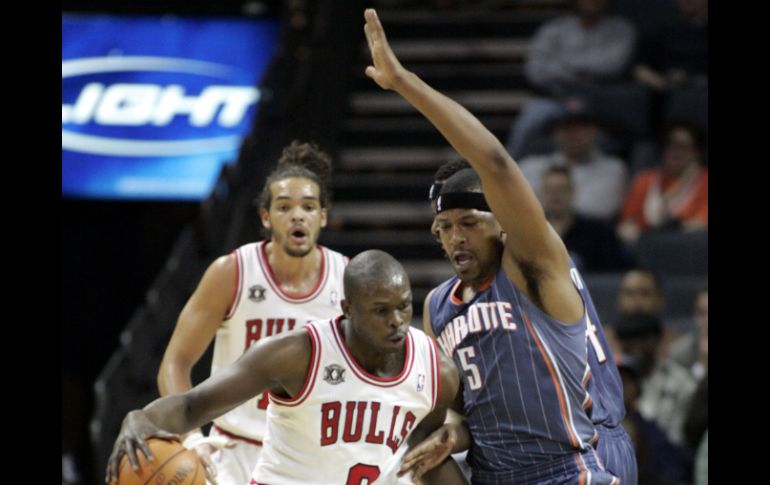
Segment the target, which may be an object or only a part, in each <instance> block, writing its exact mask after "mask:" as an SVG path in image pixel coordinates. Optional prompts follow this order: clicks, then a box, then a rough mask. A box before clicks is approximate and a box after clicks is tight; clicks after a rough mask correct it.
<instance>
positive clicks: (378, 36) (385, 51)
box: [364, 8, 404, 89]
mask: <svg viewBox="0 0 770 485" xmlns="http://www.w3.org/2000/svg"><path fill="white" fill-rule="evenodd" d="M364 18H365V19H366V24H365V25H364V33H365V34H366V42H367V44H368V45H369V52H370V53H371V55H372V64H373V65H372V66H368V67H367V68H366V75H367V76H368V77H370V78H372V79H373V80H374V82H376V83H377V84H378V85H379V86H380V87H381V88H383V89H391V88H393V82H394V81H395V79H396V78H397V76H399V75H400V74H401V73H402V71H403V70H404V68H403V67H402V66H401V63H399V62H398V59H397V58H396V55H395V54H393V51H392V50H391V48H390V45H389V44H388V39H387V38H386V37H385V30H384V29H383V28H382V24H381V23H380V19H379V18H378V17H377V12H376V11H375V10H374V9H373V8H368V9H366V10H365V11H364Z"/></svg>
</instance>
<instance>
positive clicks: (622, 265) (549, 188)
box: [540, 165, 630, 272]
mask: <svg viewBox="0 0 770 485" xmlns="http://www.w3.org/2000/svg"><path fill="white" fill-rule="evenodd" d="M540 194H541V198H540V202H541V203H542V204H543V209H544V210H545V217H546V218H547V219H548V222H550V223H551V226H553V228H554V229H555V230H556V232H557V233H558V234H559V236H561V238H562V240H563V241H564V245H565V246H567V250H568V251H569V253H570V256H571V257H572V260H573V261H574V262H575V265H576V266H577V267H578V269H579V270H580V271H583V272H591V271H596V272H598V271H613V270H621V269H626V268H628V267H629V265H630V257H629V256H628V255H627V254H626V253H624V248H623V246H622V245H621V244H620V241H618V239H617V237H616V236H615V230H614V228H613V226H612V225H611V224H610V223H608V222H605V221H602V220H599V219H594V218H590V217H585V216H581V215H579V214H576V213H575V208H574V205H573V201H574V196H575V186H574V184H573V182H572V176H571V174H570V168H569V167H566V166H556V165H554V166H551V167H549V168H547V169H546V171H545V174H544V175H543V177H542V182H541V183H540Z"/></svg>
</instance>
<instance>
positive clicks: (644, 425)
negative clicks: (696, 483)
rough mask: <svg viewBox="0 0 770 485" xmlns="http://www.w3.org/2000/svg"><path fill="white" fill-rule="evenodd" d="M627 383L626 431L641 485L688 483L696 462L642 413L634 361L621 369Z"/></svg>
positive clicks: (625, 399) (639, 384) (638, 380)
mask: <svg viewBox="0 0 770 485" xmlns="http://www.w3.org/2000/svg"><path fill="white" fill-rule="evenodd" d="M618 372H620V377H621V379H622V380H623V400H624V404H625V407H626V416H625V418H624V419H623V427H624V428H625V429H626V430H627V431H628V434H629V435H630V436H631V440H632V441H633V443H634V450H636V462H637V464H638V469H639V483H641V484H644V485H668V484H671V485H673V484H677V483H682V482H685V481H688V478H689V477H690V475H691V474H692V471H691V469H692V458H691V457H690V456H689V455H688V453H687V452H686V450H684V449H682V448H681V447H678V446H675V445H673V444H671V442H670V441H669V440H668V438H667V437H666V434H665V433H664V432H663V431H661V430H660V428H659V427H658V426H657V425H656V424H655V423H654V422H652V421H649V420H647V419H645V418H644V417H643V416H642V415H641V414H640V413H639V395H640V394H641V390H642V389H641V383H642V382H641V377H640V375H639V371H638V370H637V369H636V366H635V365H634V364H633V363H632V362H631V361H630V359H624V360H622V361H621V363H620V364H619V365H618Z"/></svg>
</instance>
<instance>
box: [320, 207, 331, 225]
mask: <svg viewBox="0 0 770 485" xmlns="http://www.w3.org/2000/svg"><path fill="white" fill-rule="evenodd" d="M328 218H329V209H328V208H326V207H324V208H323V209H321V228H324V227H326V222H327V221H328Z"/></svg>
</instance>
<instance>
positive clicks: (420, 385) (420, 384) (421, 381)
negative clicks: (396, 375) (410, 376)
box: [417, 374, 425, 392]
mask: <svg viewBox="0 0 770 485" xmlns="http://www.w3.org/2000/svg"><path fill="white" fill-rule="evenodd" d="M423 389H425V374H419V375H417V392H422V390H423Z"/></svg>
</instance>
